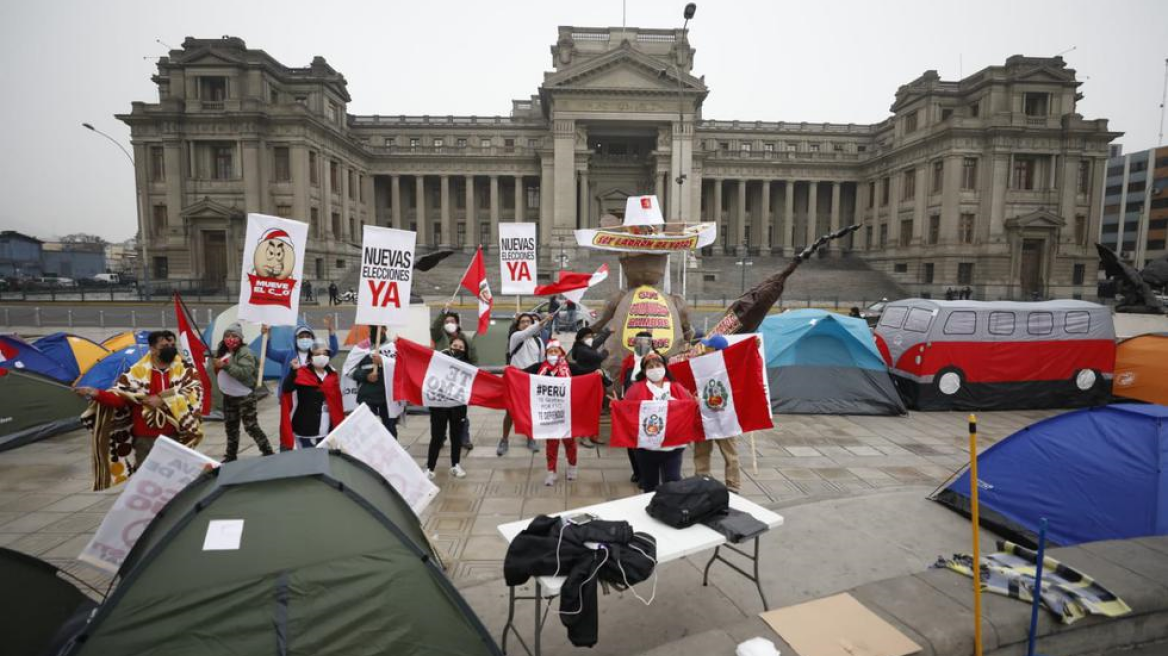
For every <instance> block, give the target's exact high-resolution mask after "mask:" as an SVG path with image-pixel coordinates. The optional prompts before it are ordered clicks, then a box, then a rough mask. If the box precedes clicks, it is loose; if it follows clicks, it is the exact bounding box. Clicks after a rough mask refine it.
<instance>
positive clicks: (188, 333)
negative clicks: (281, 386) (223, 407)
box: [174, 292, 264, 415]
mask: <svg viewBox="0 0 1168 656" xmlns="http://www.w3.org/2000/svg"><path fill="white" fill-rule="evenodd" d="M174 318H175V325H177V326H178V347H179V350H180V351H181V352H182V355H183V357H184V358H186V359H187V360H189V361H190V363H191V364H192V365H194V367H195V373H196V374H197V375H198V376H199V382H200V383H202V385H203V408H202V413H203V414H204V415H206V414H209V413H210V412H211V378H210V376H209V375H208V374H207V350H208V349H207V345H206V344H204V343H203V338H202V337H199V330H198V327H196V326H195V325H194V323H195V322H194V320H192V319H191V317H190V315H189V314H188V313H187V306H186V304H185V303H183V301H182V297H180V296H179V295H178V292H175V293H174ZM263 378H264V372H262V371H261V372H259V374H258V376H257V380H258V381H262V380H263Z"/></svg>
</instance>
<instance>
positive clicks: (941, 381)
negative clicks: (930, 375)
mask: <svg viewBox="0 0 1168 656" xmlns="http://www.w3.org/2000/svg"><path fill="white" fill-rule="evenodd" d="M937 389H938V390H940V391H941V393H942V394H944V395H945V396H953V395H954V394H956V393H957V392H959V391H960V390H961V374H959V373H957V372H956V371H952V370H950V371H946V372H945V373H943V374H941V375H940V376H937Z"/></svg>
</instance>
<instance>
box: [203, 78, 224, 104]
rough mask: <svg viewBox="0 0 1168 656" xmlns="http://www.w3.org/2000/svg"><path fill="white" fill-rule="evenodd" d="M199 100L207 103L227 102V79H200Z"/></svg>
mask: <svg viewBox="0 0 1168 656" xmlns="http://www.w3.org/2000/svg"><path fill="white" fill-rule="evenodd" d="M199 100H203V101H207V102H222V101H224V100H227V78H225V77H210V76H208V77H200V78H199Z"/></svg>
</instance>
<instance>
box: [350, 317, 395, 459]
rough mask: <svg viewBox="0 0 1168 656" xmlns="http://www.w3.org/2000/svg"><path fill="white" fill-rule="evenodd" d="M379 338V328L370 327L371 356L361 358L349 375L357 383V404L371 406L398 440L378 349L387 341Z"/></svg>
mask: <svg viewBox="0 0 1168 656" xmlns="http://www.w3.org/2000/svg"><path fill="white" fill-rule="evenodd" d="M377 336H378V330H377V327H376V326H369V354H368V355H366V356H365V357H363V358H361V361H360V362H358V363H357V366H356V367H353V370H352V371H351V372H350V373H349V377H350V378H352V379H353V380H355V381H357V404H358V405H360V404H362V403H364V404H365V405H367V406H369V409H370V410H372V411H373V414H375V415H377V416H378V418H380V419H381V423H382V425H384V426H385V428H386V430H388V431H389V432H390V433H391V434H392V435H393V436H394V437H395V438H396V437H397V417H390V416H389V402H388V401H387V400H386V398H385V378H384V376H383V373H384V370H383V368H382V366H383V363H382V358H381V353H379V352H378V349H379V348H380V347H381V345H382V344H384V343H385V341H386V340H385V337H384V335H383V336H382V338H381V341H380V342H378V340H377ZM390 384H392V381H391V383H390Z"/></svg>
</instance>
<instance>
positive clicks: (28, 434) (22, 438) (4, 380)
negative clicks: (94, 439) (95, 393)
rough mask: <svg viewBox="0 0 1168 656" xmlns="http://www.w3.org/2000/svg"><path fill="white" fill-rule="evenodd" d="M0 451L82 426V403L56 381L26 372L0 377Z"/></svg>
mask: <svg viewBox="0 0 1168 656" xmlns="http://www.w3.org/2000/svg"><path fill="white" fill-rule="evenodd" d="M0 399H3V402H2V403H0V451H4V450H6V449H12V448H16V447H18V446H21V445H22V444H28V443H29V442H35V441H37V440H40V439H43V438H46V437H49V436H51V435H57V434H58V433H64V432H66V431H71V430H73V429H75V428H78V427H80V426H81V413H82V412H84V411H85V405H86V404H85V400H84V399H82V398H81V397H79V396H77V395H76V394H74V393H73V392H72V391H70V390H69V388H68V387H65V386H63V385H62V384H61V383H58V382H57V381H55V380H53V379H51V378H48V377H45V376H41V375H40V374H34V373H32V372H28V371H7V372H5V373H4V375H0Z"/></svg>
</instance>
